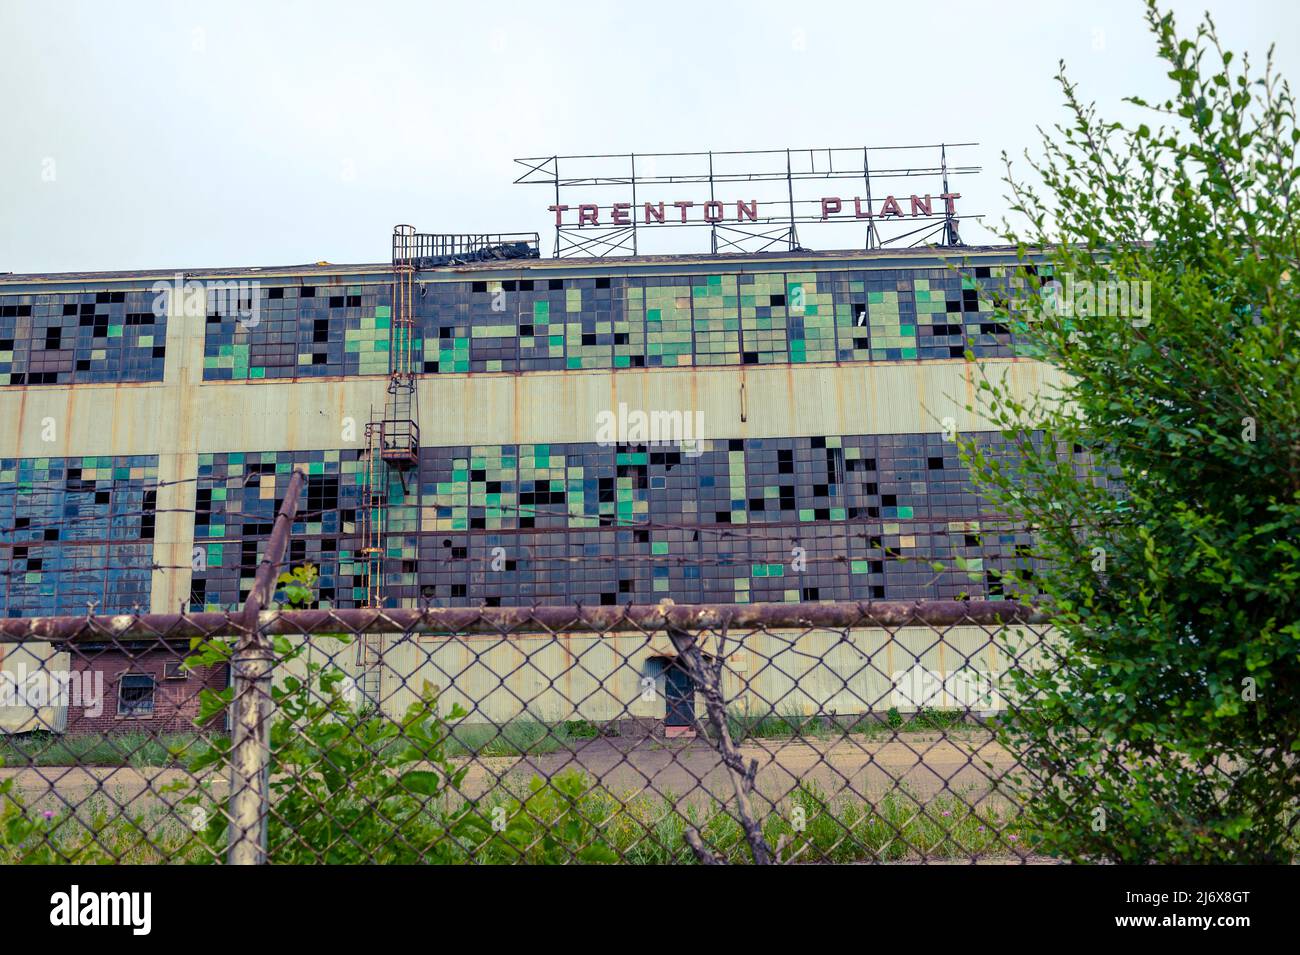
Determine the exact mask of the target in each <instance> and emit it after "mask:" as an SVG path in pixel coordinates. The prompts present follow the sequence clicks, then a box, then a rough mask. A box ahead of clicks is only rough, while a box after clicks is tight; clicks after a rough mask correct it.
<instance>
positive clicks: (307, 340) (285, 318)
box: [203, 282, 391, 381]
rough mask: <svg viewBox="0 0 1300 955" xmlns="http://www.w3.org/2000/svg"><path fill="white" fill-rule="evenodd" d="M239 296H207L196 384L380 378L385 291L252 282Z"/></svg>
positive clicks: (384, 357)
mask: <svg viewBox="0 0 1300 955" xmlns="http://www.w3.org/2000/svg"><path fill="white" fill-rule="evenodd" d="M239 294H241V295H244V296H246V298H240V299H238V300H235V299H231V298H230V297H228V296H220V295H209V296H208V302H207V309H206V316H205V330H206V332H205V336H204V353H203V377H204V378H206V379H208V380H210V381H211V380H217V381H228V380H236V381H239V380H246V379H247V380H251V379H258V378H309V377H314V376H319V375H386V374H388V344H389V342H388V338H389V331H390V322H391V317H390V309H389V299H390V297H391V290H390V288H389V286H387V285H385V284H381V283H380V284H358V285H319V286H317V285H283V286H266V285H263V284H262V283H260V282H259V283H256V284H254V285H253V287H252V288H250V289H247V290H246V291H241V292H240V293H239ZM236 301H237V302H238V304H237V305H236V304H235V303H236ZM232 306H233V307H232Z"/></svg>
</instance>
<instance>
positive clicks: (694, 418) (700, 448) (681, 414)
mask: <svg viewBox="0 0 1300 955" xmlns="http://www.w3.org/2000/svg"><path fill="white" fill-rule="evenodd" d="M596 443H597V444H599V445H601V446H603V447H610V446H612V445H618V444H644V445H648V446H651V447H662V446H673V447H676V448H677V449H679V450H680V451H681V453H682V454H684V455H686V456H687V457H689V458H698V457H699V456H700V455H701V454H703V453H704V412H703V411H663V410H655V411H642V410H640V409H636V408H634V409H629V408H628V406H627V404H626V403H625V402H619V405H618V407H617V408H616V409H613V410H605V411H601V412H600V413H599V414H597V415H596Z"/></svg>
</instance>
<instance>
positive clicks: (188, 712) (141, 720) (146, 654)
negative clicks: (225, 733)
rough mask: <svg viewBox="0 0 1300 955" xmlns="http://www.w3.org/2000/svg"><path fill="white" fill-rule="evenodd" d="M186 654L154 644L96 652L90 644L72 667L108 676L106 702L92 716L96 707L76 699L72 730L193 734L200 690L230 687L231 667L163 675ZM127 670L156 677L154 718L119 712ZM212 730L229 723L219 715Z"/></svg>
mask: <svg viewBox="0 0 1300 955" xmlns="http://www.w3.org/2000/svg"><path fill="white" fill-rule="evenodd" d="M184 656H185V649H184V648H181V647H177V648H173V649H161V648H158V647H152V648H149V649H144V650H125V649H120V648H110V649H105V650H97V649H90V648H87V649H85V650H83V651H82V652H81V653H78V654H74V655H73V659H72V670H73V671H74V673H77V674H78V675H80V674H83V673H85V672H86V671H88V670H89V671H92V672H98V673H99V674H102V678H103V684H102V685H103V701H102V707H101V711H100V712H99V714H98V715H95V716H92V715H90V713H88V710H89V711H91V712H93V711H94V709H95V707H94V706H93V705H91V706H89V707H88V706H86V705H84V704H85V703H86V702H88V701H82V700H76V701H74V703H75V705H70V706H69V707H68V727H67V732H68V733H69V734H86V733H185V732H193V731H194V729H195V727H194V718H195V717H196V716H197V715H198V712H199V693H200V691H201V690H203V689H204V688H205V687H207V688H209V689H212V690H222V689H224V688H225V687H226V685H227V679H228V677H227V670H228V667H226V666H224V665H222V666H218V667H203V668H201V669H199V670H197V671H195V672H193V673H191V672H189V671H184V672H185V678H184V679H171V680H169V679H164V677H163V667H164V664H167V663H176V662H179V661H180V660H182V659H183V658H184ZM127 674H142V675H148V676H151V677H153V679H154V704H153V713H152V715H150V716H127V715H121V714H120V713H119V709H120V705H119V700H120V687H121V680H122V677H123V676H125V675H127ZM211 728H213V729H222V728H224V722H223V721H222V720H221V719H220V718H219V717H218V718H217V719H216V720H214V725H213V726H212V727H211Z"/></svg>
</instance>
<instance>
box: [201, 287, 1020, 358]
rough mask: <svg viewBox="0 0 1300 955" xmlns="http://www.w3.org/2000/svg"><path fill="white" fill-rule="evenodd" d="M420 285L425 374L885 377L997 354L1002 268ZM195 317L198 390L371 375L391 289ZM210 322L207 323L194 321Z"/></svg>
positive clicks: (384, 337)
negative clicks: (790, 371)
mask: <svg viewBox="0 0 1300 955" xmlns="http://www.w3.org/2000/svg"><path fill="white" fill-rule="evenodd" d="M615 268H616V266H610V269H611V274H610V275H608V276H596V277H584V278H572V277H571V278H535V279H503V280H488V279H482V280H474V279H468V280H466V281H450V282H448V281H423V282H421V283H419V285H418V292H417V295H416V299H415V306H414V312H415V318H416V324H417V329H416V334H415V337H414V340H413V348H414V355H415V368H416V369H417V370H418V371H421V372H423V373H425V374H446V373H465V372H528V371H550V370H559V369H581V368H613V369H618V368H645V367H650V368H656V367H670V368H671V367H681V366H691V365H761V364H773V363H790V364H802V363H808V362H831V361H901V360H909V359H933V358H960V357H963V356H964V355H965V353H966V352H967V351H968V350H969V351H972V352H973V353H974V354H975V355H976V356H978V357H1005V356H1010V355H1012V354H1013V348H1014V343H1013V340H1012V331H1011V329H1009V328H1007V327H1006V325H1005V324H1004V323H1003V322H1000V321H997V320H996V319H995V316H994V307H995V305H996V304H997V303H998V302H999V301H1001V300H1003V299H1004V297H1005V295H1006V289H1007V288H1008V287H1009V285H1011V284H1014V283H1015V282H1016V281H1017V279H1016V278H1015V269H1014V268H1013V267H1011V266H976V267H969V268H964V269H962V270H960V271H957V270H953V269H948V268H909V269H875V270H861V269H859V270H841V271H835V270H821V271H818V270H813V269H806V270H801V271H782V272H745V273H736V272H732V273H726V272H718V273H713V272H707V271H701V272H698V273H692V274H684V275H650V276H647V275H635V274H632V275H617V274H613V270H614V269H615ZM256 296H257V299H256V300H257V306H258V307H257V309H256V311H255V316H254V318H253V319H250V318H249V317H248V316H246V315H245V316H243V317H240V316H232V315H225V314H218V313H216V312H212V313H211V314H209V315H208V317H207V326H206V328H207V334H206V343H205V357H204V377H205V378H207V379H209V380H212V379H236V380H242V379H256V378H286V377H290V378H291V377H306V376H313V375H355V374H363V375H369V374H386V373H387V372H388V349H389V333H390V330H391V323H392V308H391V287H390V286H389V285H388V284H387V283H386V282H384V281H382V280H381V279H379V278H374V279H368V280H367V281H366V282H365V283H363V284H357V285H346V286H315V287H313V286H306V285H300V286H292V285H286V286H284V287H264V286H262V287H259V288H258V289H257V290H256ZM210 311H211V309H210Z"/></svg>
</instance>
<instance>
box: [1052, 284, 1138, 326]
mask: <svg viewBox="0 0 1300 955" xmlns="http://www.w3.org/2000/svg"><path fill="white" fill-rule="evenodd" d="M1061 279H1062V280H1063V281H1057V280H1056V279H1053V280H1052V281H1050V282H1048V283H1046V284H1045V285H1043V287H1042V289H1041V292H1040V294H1041V295H1042V298H1043V310H1044V312H1046V313H1047V314H1048V315H1058V316H1060V317H1062V318H1076V317H1077V318H1087V317H1089V316H1105V317H1109V318H1127V319H1131V323H1132V325H1133V327H1134V328H1142V327H1144V326H1146V325H1150V324H1151V283H1150V282H1149V281H1142V282H1139V281H1136V280H1132V279H1129V280H1125V279H1112V280H1108V281H1105V282H1093V281H1090V280H1083V281H1079V280H1077V279H1076V278H1075V277H1074V276H1073V275H1071V274H1069V273H1068V272H1066V273H1063V274H1062V275H1061Z"/></svg>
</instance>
